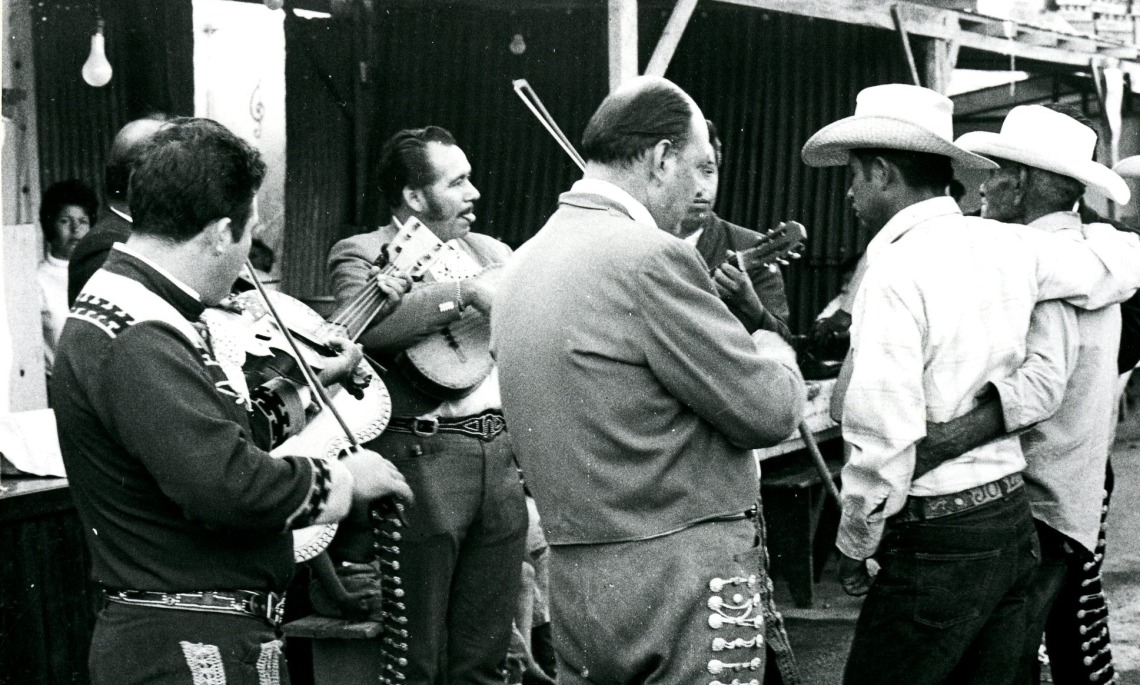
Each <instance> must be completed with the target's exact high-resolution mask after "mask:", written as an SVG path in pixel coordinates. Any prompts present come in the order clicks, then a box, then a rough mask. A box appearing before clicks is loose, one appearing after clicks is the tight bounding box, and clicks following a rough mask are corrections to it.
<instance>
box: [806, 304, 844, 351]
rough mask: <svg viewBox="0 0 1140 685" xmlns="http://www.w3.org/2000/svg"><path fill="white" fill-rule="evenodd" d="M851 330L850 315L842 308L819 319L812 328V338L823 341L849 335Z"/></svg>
mask: <svg viewBox="0 0 1140 685" xmlns="http://www.w3.org/2000/svg"><path fill="white" fill-rule="evenodd" d="M850 331H851V315H850V314H849V313H847V312H845V311H843V310H842V309H840V310H838V311H836V312H835V313H834V314H832V315H831V316H829V317H827V318H826V319H820V320H819V321H817V322H816V323H815V327H814V328H813V329H812V338H813V339H815V340H816V342H817V343H818V342H824V341H827V340H829V339H832V338H841V337H844V336H846V335H849V334H850Z"/></svg>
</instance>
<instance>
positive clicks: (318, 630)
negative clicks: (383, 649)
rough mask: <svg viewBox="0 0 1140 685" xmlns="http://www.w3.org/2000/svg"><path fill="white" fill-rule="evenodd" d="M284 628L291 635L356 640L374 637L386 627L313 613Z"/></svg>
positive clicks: (369, 622) (375, 623)
mask: <svg viewBox="0 0 1140 685" xmlns="http://www.w3.org/2000/svg"><path fill="white" fill-rule="evenodd" d="M283 629H284V631H285V634H286V635H288V636H289V637H304V638H310V639H317V640H325V639H339V640H356V639H371V638H374V637H376V636H377V635H379V634H380V632H381V631H382V630H383V629H384V627H383V626H382V625H381V624H379V623H377V622H376V621H359V622H353V621H346V620H345V619H343V618H332V617H330V616H319V615H317V614H312V615H309V616H306V617H304V618H299V619H297V620H296V621H292V622H290V623H287V624H285V626H284V628H283Z"/></svg>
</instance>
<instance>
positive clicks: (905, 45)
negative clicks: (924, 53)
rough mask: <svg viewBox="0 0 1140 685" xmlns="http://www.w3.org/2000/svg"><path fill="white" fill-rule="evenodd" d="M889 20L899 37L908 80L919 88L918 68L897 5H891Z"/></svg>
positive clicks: (920, 83)
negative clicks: (908, 74) (908, 75)
mask: <svg viewBox="0 0 1140 685" xmlns="http://www.w3.org/2000/svg"><path fill="white" fill-rule="evenodd" d="M891 20H892V21H894V24H895V32H896V33H898V36H899V44H900V45H901V47H902V52H903V57H905V58H906V66H907V68H908V69H910V80H911V82H912V83H913V84H914V85H916V86H921V85H922V81H921V80H919V78H918V66H917V65H915V63H914V51H913V50H911V49H910V34H909V33H907V31H906V23H904V22H903V18H902V13H901V12H899V6H898V5H897V4H895V5H891Z"/></svg>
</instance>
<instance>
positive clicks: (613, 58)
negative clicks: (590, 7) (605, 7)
mask: <svg viewBox="0 0 1140 685" xmlns="http://www.w3.org/2000/svg"><path fill="white" fill-rule="evenodd" d="M609 7H610V14H609V52H610V90H611V91H612V90H614V89H615V88H617V87H618V86H620V85H621V84H622V82H623V81H626V80H627V79H631V78H633V77H634V76H637V0H609Z"/></svg>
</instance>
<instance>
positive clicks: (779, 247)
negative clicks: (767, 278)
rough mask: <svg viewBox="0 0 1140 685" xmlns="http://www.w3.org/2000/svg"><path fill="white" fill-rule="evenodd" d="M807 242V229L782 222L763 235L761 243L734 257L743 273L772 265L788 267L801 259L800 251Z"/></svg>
mask: <svg viewBox="0 0 1140 685" xmlns="http://www.w3.org/2000/svg"><path fill="white" fill-rule="evenodd" d="M805 240H807V229H806V228H804V225H803V224H801V223H800V222H798V221H781V222H780V225H779V226H777V227H776V228H773V229H772V230H770V231H768V232H767V233H765V234H763V236H762V237H761V238H760V241H759V242H758V243H756V245H754V246H753V247H750V248H748V249H747V250H741V251H739V252H737V253H736V254H735V255H734V256H733V261H735V262H736V265H737V267H739V268H740V270H741V271H744V272H749V271H751V270H754V269H758V268H762V267H767V266H769V265H771V264H783V265H787V264H788V260H789V259H799V258H800V250H802V249H803V246H804V241H805Z"/></svg>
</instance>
